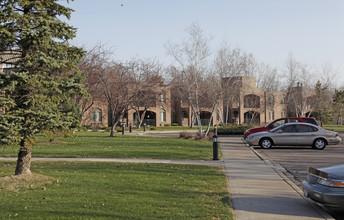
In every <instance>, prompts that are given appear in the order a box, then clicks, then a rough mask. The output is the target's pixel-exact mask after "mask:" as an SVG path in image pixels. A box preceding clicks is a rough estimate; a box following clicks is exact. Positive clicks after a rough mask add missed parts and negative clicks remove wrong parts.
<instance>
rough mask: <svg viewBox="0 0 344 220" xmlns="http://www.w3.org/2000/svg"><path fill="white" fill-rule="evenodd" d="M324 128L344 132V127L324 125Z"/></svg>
mask: <svg viewBox="0 0 344 220" xmlns="http://www.w3.org/2000/svg"><path fill="white" fill-rule="evenodd" d="M324 128H325V129H327V130H331V131H336V132H344V125H324Z"/></svg>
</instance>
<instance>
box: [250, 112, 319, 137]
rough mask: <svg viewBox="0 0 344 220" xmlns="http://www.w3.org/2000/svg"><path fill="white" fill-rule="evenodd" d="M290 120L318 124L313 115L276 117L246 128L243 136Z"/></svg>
mask: <svg viewBox="0 0 344 220" xmlns="http://www.w3.org/2000/svg"><path fill="white" fill-rule="evenodd" d="M290 122H305V123H310V124H314V125H318V122H317V121H316V120H315V118H313V117H288V118H279V119H276V120H275V121H273V122H271V123H269V124H267V125H265V126H264V127H258V128H250V129H247V130H246V131H245V132H244V138H246V137H247V136H249V135H250V134H253V133H256V132H261V131H269V130H271V129H274V128H276V127H278V126H280V125H283V124H285V123H290Z"/></svg>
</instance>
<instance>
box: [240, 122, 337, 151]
mask: <svg viewBox="0 0 344 220" xmlns="http://www.w3.org/2000/svg"><path fill="white" fill-rule="evenodd" d="M246 141H247V143H248V144H249V145H259V146H261V147H262V148H265V149H268V148H271V147H272V146H273V145H280V146H281V145H284V146H289V145H294V146H295V145H306V146H307V145H308V146H312V147H313V148H314V149H317V150H322V149H324V148H325V147H326V145H330V144H339V143H340V142H341V138H340V137H339V134H338V133H337V132H334V131H328V130H325V129H323V128H321V127H319V126H316V125H313V124H308V123H300V122H299V123H286V124H283V125H281V126H278V127H276V128H274V129H272V130H270V131H266V132H259V133H254V134H251V135H249V136H248V137H247V139H246Z"/></svg>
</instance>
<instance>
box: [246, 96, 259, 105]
mask: <svg viewBox="0 0 344 220" xmlns="http://www.w3.org/2000/svg"><path fill="white" fill-rule="evenodd" d="M244 108H260V97H259V96H257V95H254V94H250V95H245V97H244Z"/></svg>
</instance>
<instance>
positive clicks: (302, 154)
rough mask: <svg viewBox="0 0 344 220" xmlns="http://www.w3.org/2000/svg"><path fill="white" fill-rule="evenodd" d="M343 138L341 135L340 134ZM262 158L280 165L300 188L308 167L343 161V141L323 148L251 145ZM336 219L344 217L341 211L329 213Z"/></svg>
mask: <svg viewBox="0 0 344 220" xmlns="http://www.w3.org/2000/svg"><path fill="white" fill-rule="evenodd" d="M341 137H342V140H344V137H343V135H341ZM253 148H254V149H255V150H256V151H257V152H258V153H259V154H260V155H261V156H262V157H264V159H267V160H269V161H270V162H271V163H272V164H274V165H277V166H278V165H279V166H281V167H282V169H284V170H282V171H283V173H284V174H285V175H286V176H288V177H289V179H291V180H292V181H293V182H295V184H296V185H297V186H299V187H300V188H301V182H302V181H303V180H305V179H306V177H307V169H308V167H314V168H321V167H327V166H332V165H336V164H343V163H344V143H343V142H342V143H341V144H339V145H328V146H326V148H325V149H324V150H314V149H312V148H311V147H308V146H305V147H304V146H278V147H277V146H273V147H272V148H271V149H261V148H260V147H258V146H255V147H253ZM331 214H332V215H334V217H335V218H336V219H344V214H343V213H339V214H337V213H331Z"/></svg>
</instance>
